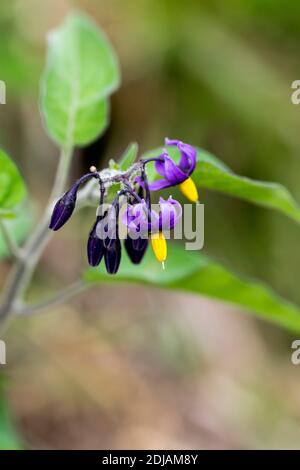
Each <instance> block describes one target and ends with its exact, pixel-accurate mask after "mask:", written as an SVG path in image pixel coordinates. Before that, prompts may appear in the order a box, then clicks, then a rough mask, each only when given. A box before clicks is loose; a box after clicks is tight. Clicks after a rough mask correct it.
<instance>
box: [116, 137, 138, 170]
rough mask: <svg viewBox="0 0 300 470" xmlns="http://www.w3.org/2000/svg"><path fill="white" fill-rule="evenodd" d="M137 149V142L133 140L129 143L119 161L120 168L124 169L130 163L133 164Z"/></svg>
mask: <svg viewBox="0 0 300 470" xmlns="http://www.w3.org/2000/svg"><path fill="white" fill-rule="evenodd" d="M138 149H139V147H138V144H136V143H135V142H133V143H131V144H129V146H128V147H127V149H126V150H125V152H124V153H123V155H122V157H121V160H120V163H119V164H120V168H121V170H123V171H126V170H127V169H128V168H129V167H130V166H131V165H133V163H134V162H135V160H136V157H137V154H138Z"/></svg>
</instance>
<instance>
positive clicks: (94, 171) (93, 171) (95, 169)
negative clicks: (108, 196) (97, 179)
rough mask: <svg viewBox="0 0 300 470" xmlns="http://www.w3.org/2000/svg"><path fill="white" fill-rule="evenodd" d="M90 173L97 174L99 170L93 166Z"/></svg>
mask: <svg viewBox="0 0 300 470" xmlns="http://www.w3.org/2000/svg"><path fill="white" fill-rule="evenodd" d="M90 172H91V173H96V172H97V168H96V167H95V166H94V165H92V166H91V167H90Z"/></svg>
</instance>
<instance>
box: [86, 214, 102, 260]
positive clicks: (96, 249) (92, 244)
mask: <svg viewBox="0 0 300 470" xmlns="http://www.w3.org/2000/svg"><path fill="white" fill-rule="evenodd" d="M99 222H101V217H97V220H96V222H95V223H94V225H93V227H92V230H91V231H90V234H89V239H88V243H87V256H88V262H89V264H90V265H91V266H98V264H100V261H101V259H102V257H103V255H104V251H105V249H104V246H103V240H101V238H99V237H98V236H97V226H98V224H99Z"/></svg>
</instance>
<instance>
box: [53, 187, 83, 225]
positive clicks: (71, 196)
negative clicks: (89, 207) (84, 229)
mask: <svg viewBox="0 0 300 470" xmlns="http://www.w3.org/2000/svg"><path fill="white" fill-rule="evenodd" d="M77 190H78V185H77V184H76V185H74V186H72V188H71V189H69V191H67V192H66V193H65V194H64V195H63V196H62V197H61V198H60V199H59V200H58V201H57V203H56V204H55V206H54V209H53V212H52V216H51V221H50V225H49V228H51V229H52V230H54V231H56V230H58V229H60V228H61V227H62V226H63V225H64V224H65V223H66V222H67V221H68V220H69V218H70V217H71V215H72V214H73V211H74V209H75V204H76V197H77Z"/></svg>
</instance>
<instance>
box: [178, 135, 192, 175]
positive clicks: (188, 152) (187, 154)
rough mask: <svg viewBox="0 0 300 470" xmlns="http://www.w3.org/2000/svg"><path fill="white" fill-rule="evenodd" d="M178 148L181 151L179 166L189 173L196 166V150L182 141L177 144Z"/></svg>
mask: <svg viewBox="0 0 300 470" xmlns="http://www.w3.org/2000/svg"><path fill="white" fill-rule="evenodd" d="M178 148H179V150H180V151H181V159H180V161H179V166H180V168H182V170H183V171H186V172H187V174H188V175H191V174H192V173H193V171H194V169H195V167H196V162H197V151H196V149H195V148H194V147H192V146H191V145H188V144H184V143H183V142H180V143H179V144H178Z"/></svg>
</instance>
